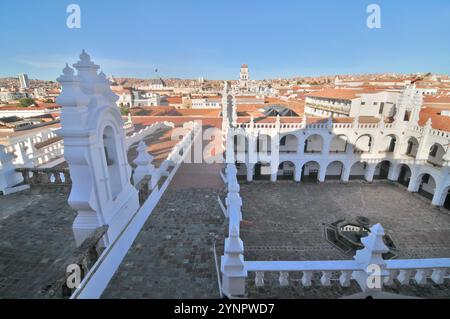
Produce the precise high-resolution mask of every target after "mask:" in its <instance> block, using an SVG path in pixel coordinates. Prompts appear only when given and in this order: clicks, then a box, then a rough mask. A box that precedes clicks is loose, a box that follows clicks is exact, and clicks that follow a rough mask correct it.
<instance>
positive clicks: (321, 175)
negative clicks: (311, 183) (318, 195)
mask: <svg viewBox="0 0 450 319" xmlns="http://www.w3.org/2000/svg"><path fill="white" fill-rule="evenodd" d="M326 175H327V168H326V167H325V165H320V169H319V174H318V176H317V179H318V181H319V182H320V183H323V182H325V177H326Z"/></svg>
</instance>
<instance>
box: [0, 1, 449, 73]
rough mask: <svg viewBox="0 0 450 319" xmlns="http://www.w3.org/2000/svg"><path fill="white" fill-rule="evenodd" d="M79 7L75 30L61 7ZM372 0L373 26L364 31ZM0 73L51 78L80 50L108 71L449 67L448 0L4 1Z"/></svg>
mask: <svg viewBox="0 0 450 319" xmlns="http://www.w3.org/2000/svg"><path fill="white" fill-rule="evenodd" d="M70 3H76V4H79V5H80V7H81V29H68V28H67V27H66V19H67V16H68V14H67V13H66V7H67V6H68V5H69V4H70ZM371 3H377V4H379V5H380V6H381V10H382V12H381V13H382V15H381V18H382V28H381V29H372V30H371V29H368V28H367V26H366V19H367V16H368V14H367V13H366V8H367V6H368V5H369V4H371ZM0 43H2V45H1V50H0V77H3V76H16V75H17V74H18V73H21V72H25V73H28V74H29V76H30V77H31V78H41V79H50V80H54V79H55V78H56V77H57V76H58V75H59V74H60V72H61V69H62V67H63V66H64V63H65V62H69V63H71V64H72V63H75V62H76V60H77V56H78V54H79V53H80V51H81V49H82V48H85V49H86V50H87V52H88V53H89V54H90V55H91V56H92V58H93V60H94V61H95V62H97V63H98V64H100V65H101V67H102V69H103V70H104V72H105V73H106V74H113V75H114V76H134V77H141V78H149V77H154V76H155V73H154V70H155V68H158V70H159V75H160V76H163V77H181V78H197V77H200V76H204V77H205V78H209V79H233V78H237V77H238V73H239V66H240V65H241V64H242V63H247V64H248V65H249V67H250V72H251V74H250V75H251V77H252V78H257V79H263V78H276V77H292V76H302V75H333V74H343V73H346V74H347V73H381V72H401V73H410V72H428V71H429V72H435V73H446V74H450V1H448V0H428V1H425V0H421V1H418V0H409V1H408V0H378V1H377V0H370V1H365V0H314V1H311V0H308V1H303V0H271V1H269V0H267V1H266V0H245V1H244V0H227V1H224V0H164V1H159V0H158V1H156V0H153V1H152V0H127V1H122V0H120V1H119V0H109V1H107V0H89V1H84V0H71V1H64V0H39V1H36V0H29V1H26V0H14V1H12V0H3V1H1V4H0Z"/></svg>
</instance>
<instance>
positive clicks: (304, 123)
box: [302, 113, 307, 127]
mask: <svg viewBox="0 0 450 319" xmlns="http://www.w3.org/2000/svg"><path fill="white" fill-rule="evenodd" d="M306 124H307V122H306V114H305V113H303V117H302V126H303V127H305V126H306Z"/></svg>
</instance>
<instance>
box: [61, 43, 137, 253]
mask: <svg viewBox="0 0 450 319" xmlns="http://www.w3.org/2000/svg"><path fill="white" fill-rule="evenodd" d="M73 66H74V68H75V69H76V70H77V74H76V75H75V72H74V70H73V69H72V68H70V67H69V66H68V65H66V67H65V68H64V70H63V74H62V75H61V76H60V77H59V78H58V79H57V80H58V82H59V83H60V84H61V86H62V92H61V94H60V96H59V97H58V98H57V102H58V103H59V104H60V105H61V106H62V112H61V127H62V128H61V129H60V130H59V132H58V134H59V135H60V136H62V137H63V138H64V149H65V154H64V156H65V158H66V160H67V162H68V164H69V168H70V175H71V179H72V189H71V192H70V196H69V205H70V206H71V207H72V208H73V209H74V210H76V211H77V217H76V218H75V221H74V223H73V231H74V235H75V241H76V244H77V245H80V244H81V243H82V242H83V241H84V240H85V239H86V238H87V237H88V236H89V235H90V234H91V233H92V232H93V231H94V230H95V229H96V228H97V227H100V226H103V225H108V226H109V227H108V232H107V234H106V236H105V244H106V245H109V244H110V243H111V242H112V241H114V239H115V238H116V237H117V236H118V234H119V233H120V232H121V231H122V229H123V228H124V227H125V226H126V225H127V223H128V222H129V221H130V219H131V217H132V216H133V215H134V213H135V212H136V211H137V210H138V208H139V201H138V194H137V190H136V189H135V188H134V187H133V185H132V184H131V183H130V178H131V168H130V166H129V164H128V160H127V149H126V147H125V133H124V129H123V120H122V117H121V115H120V112H119V108H118V107H117V106H116V104H115V102H116V101H117V99H118V97H117V96H116V95H115V94H114V93H113V92H112V91H111V89H110V87H109V81H108V79H107V78H106V76H105V74H103V72H100V73H98V70H99V66H98V65H96V64H94V63H93V62H92V61H91V59H90V57H89V55H88V54H87V53H86V52H85V51H84V50H83V52H82V53H81V55H80V60H79V61H78V62H77V63H76V64H74V65H73Z"/></svg>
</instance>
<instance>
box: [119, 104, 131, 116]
mask: <svg viewBox="0 0 450 319" xmlns="http://www.w3.org/2000/svg"><path fill="white" fill-rule="evenodd" d="M129 112H130V110H129V109H128V107H126V106H124V105H123V103H120V114H122V115H123V116H125V115H128V113H129Z"/></svg>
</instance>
